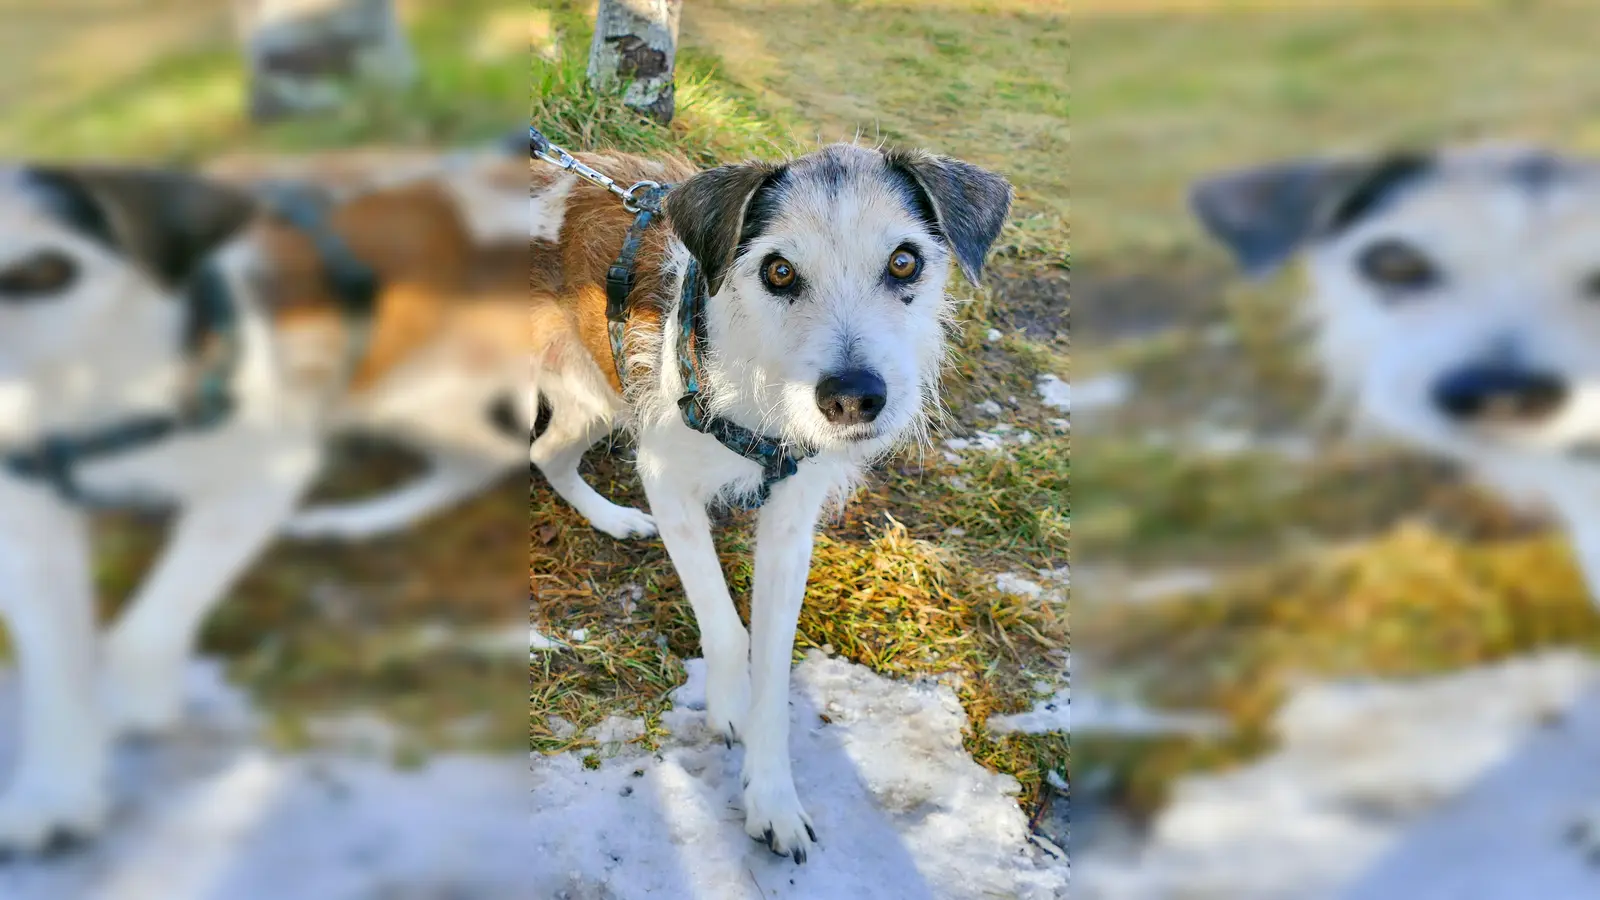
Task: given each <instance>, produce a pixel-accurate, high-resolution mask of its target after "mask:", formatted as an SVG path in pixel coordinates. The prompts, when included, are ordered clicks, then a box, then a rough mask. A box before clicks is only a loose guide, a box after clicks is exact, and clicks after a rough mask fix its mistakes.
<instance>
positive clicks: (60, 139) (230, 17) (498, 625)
mask: <svg viewBox="0 0 1600 900" xmlns="http://www.w3.org/2000/svg"><path fill="white" fill-rule="evenodd" d="M316 7H324V8H326V7H337V8H338V10H339V11H338V12H337V13H335V14H334V17H333V20H330V21H333V22H334V24H333V25H328V24H327V23H326V22H323V24H312V25H305V24H301V25H295V26H292V27H291V26H284V25H281V24H273V23H274V22H276V21H278V20H276V19H273V18H272V16H273V15H274V14H275V13H276V12H281V11H283V10H288V11H289V13H290V19H291V20H292V21H300V22H302V23H303V22H304V21H306V20H304V19H303V18H297V17H301V16H302V15H303V13H304V12H305V11H306V10H310V9H313V8H316ZM297 10H298V11H297ZM317 21H321V20H317ZM352 44H353V45H358V46H362V45H364V46H370V47H372V48H375V49H373V50H372V51H371V52H370V53H369V54H368V55H369V56H370V57H371V58H370V60H368V62H367V63H363V64H362V66H361V67H360V71H361V73H362V74H361V76H360V77H359V78H358V79H356V80H353V81H352V80H349V79H345V78H342V77H334V78H333V79H332V80H326V79H324V78H323V77H322V76H320V75H318V74H317V73H319V72H323V71H327V70H330V69H331V70H334V71H337V70H340V69H341V68H347V66H345V64H344V63H343V62H341V61H340V60H341V59H347V58H348V53H347V51H348V48H349V47H350V46H351V45H352ZM527 48H528V6H527V4H526V3H517V2H508V0H396V2H394V3H392V4H391V3H388V2H369V0H339V2H331V3H330V2H321V3H311V2H298V3H285V2H278V3H272V2H268V0H260V2H241V3H235V4H231V5H230V4H227V3H220V2H214V0H139V2H135V0H95V2H83V0H65V2H57V0H50V2H26V0H4V2H0V154H3V155H4V156H6V157H7V158H12V159H17V158H22V159H37V160H49V161H56V160H62V159H95V160H128V161H136V162H140V163H149V164H157V165H190V164H201V163H204V162H205V161H206V160H208V159H211V158H213V157H215V156H217V155H219V154H224V153H239V152H247V153H260V154H280V153H281V154H294V153H303V152H313V151H322V150H334V149H339V148H347V147H358V146H373V145H382V146H386V147H407V148H437V149H439V150H440V151H441V152H448V151H451V150H455V149H461V148H471V147H476V146H479V145H481V144H483V143H485V142H489V141H497V140H500V139H503V138H504V137H505V136H506V135H507V134H515V133H517V132H519V131H520V129H521V128H522V127H523V122H524V121H525V118H526V115H527V104H528V100H527V98H528V68H527V53H528V50H527ZM368 63H370V64H368ZM253 68H256V69H267V68H270V69H274V70H275V71H278V72H279V73H280V75H279V76H277V77H278V81H276V82H274V81H272V80H271V79H265V80H264V79H261V78H258V77H256V76H254V75H252V69H253ZM281 73H287V74H281ZM280 82H281V83H280ZM372 174H373V175H376V176H381V175H382V173H379V172H374V173H372ZM418 464H419V461H418V460H415V459H412V458H410V457H409V456H408V455H407V454H405V453H404V452H402V451H400V450H399V449H398V448H393V447H387V446H383V445H381V444H378V443H375V442H373V441H372V440H364V439H360V438H355V437H352V438H350V439H347V440H341V441H340V443H339V446H338V448H337V452H336V453H335V459H334V464H333V465H332V467H331V470H330V471H329V472H328V474H327V476H326V478H325V479H324V480H323V483H322V484H321V485H320V487H319V488H318V489H317V493H316V497H317V498H322V499H332V498H340V497H352V496H357V495H363V494H369V493H373V492H376V491H378V490H381V489H384V488H386V487H388V486H391V485H393V484H397V483H399V481H401V480H402V479H404V478H406V477H409V476H410V475H411V474H413V473H414V472H415V471H416V470H417V467H418ZM527 515H528V512H527V495H526V482H525V480H524V479H523V478H522V477H521V475H520V473H519V474H518V475H516V476H514V477H512V478H509V479H508V480H507V481H506V483H504V484H503V485H502V486H501V487H500V488H499V489H497V490H494V491H491V492H489V493H488V494H486V495H484V496H481V497H480V498H478V499H476V500H474V501H472V502H470V503H468V504H466V505H464V506H463V507H461V508H459V509H457V510H454V511H451V512H449V513H446V514H444V515H441V516H439V517H438V518H436V519H432V520H429V521H427V522H425V523H423V524H422V525H420V526H418V527H416V528H415V529H414V530H412V531H411V532H410V533H407V534H403V535H400V536H396V537H393V538H387V539H379V540H373V541H370V542H366V543H363V544H359V545H340V544H321V543H294V542H290V541H280V542H279V543H278V544H277V545H275V546H274V548H273V549H272V550H271V552H270V553H269V554H268V555H267V556H265V557H264V558H262V559H260V560H259V561H257V563H256V564H255V565H254V566H253V567H252V569H251V570H250V573H249V574H248V576H247V577H246V578H245V579H244V581H243V582H242V583H241V584H240V585H239V586H238V587H237V588H236V590H235V591H234V592H233V594H232V596H231V597H230V598H229V599H228V600H227V601H226V602H225V603H224V604H222V605H220V606H219V608H218V610H217V612H216V613H215V615H214V616H213V617H212V619H211V620H210V622H209V624H208V626H207V628H206V630H205V634H204V639H203V651H204V652H205V653H206V654H208V656H209V657H210V658H211V659H212V660H213V661H214V662H215V665H212V666H209V667H201V669H200V670H198V671H196V672H195V673H194V675H195V685H194V696H193V697H192V698H191V700H192V702H193V703H194V704H195V705H196V712H195V715H194V716H193V717H192V721H191V723H190V724H189V725H188V726H186V729H185V731H184V733H182V734H180V735H178V736H175V737H174V738H173V739H172V740H170V741H167V740H163V741H158V742H155V743H154V744H152V745H149V746H142V747H132V748H126V749H125V750H124V752H123V753H122V755H121V756H120V757H119V759H118V766H119V780H120V783H121V784H122V795H121V797H122V799H124V800H125V801H126V803H125V806H124V807H123V808H121V810H120V811H119V813H118V818H117V819H115V820H114V822H113V824H112V826H111V828H110V829H109V830H108V835H109V836H108V839H107V840H105V841H102V842H96V843H95V844H94V845H92V846H91V847H89V848H86V849H84V850H82V851H80V852H77V853H73V854H67V855H63V856H61V857H60V858H59V859H54V860H48V861H43V862H39V861H13V862H10V863H0V895H3V896H5V897H8V898H13V897H14V898H18V900H32V898H75V897H80V896H81V897H89V896H94V897H105V898H108V900H111V898H116V900H123V898H134V897H141V898H142V897H151V898H154V897H161V898H172V900H202V898H203V900H221V898H229V900H232V898H251V897H276V898H281V897H306V898H314V900H321V898H335V897H337V898H346V897H349V898H358V897H359V898H366V897H395V898H399V897H445V896H449V897H508V896H517V894H515V893H514V892H512V891H513V890H514V888H513V886H514V885H516V884H518V883H519V881H518V879H520V878H521V870H520V868H519V866H520V858H519V857H518V856H517V855H516V854H515V851H514V850H512V849H510V848H514V847H515V846H516V845H517V840H518V838H519V836H520V835H521V834H523V833H524V832H523V828H524V827H525V825H524V823H525V821H526V803H525V794H524V791H525V782H524V779H525V772H526V770H525V768H524V766H525V760H526V756H525V755H524V754H525V749H524V748H525V746H526V743H525V741H526V724H525V723H526V721H527V718H526V710H527V707H526V697H527V693H526V687H525V686H526V681H525V680H524V678H525V669H524V668H523V667H524V665H525V662H524V661H525V659H526V655H525V654H526V652H527V651H526V646H527V642H526V640H525V638H526V635H527V597H528V594H527V591H526V586H525V583H524V575H523V572H524V570H525V568H524V567H525V566H526V563H527V546H528V544H527ZM163 527H164V523H163V522H161V521H159V520H153V519H149V518H141V517H133V516H117V515H108V516H104V517H102V518H100V519H99V520H98V521H97V522H96V531H95V537H96V539H97V544H98V547H97V550H98V556H97V571H96V575H97V580H98V585H99V588H100V596H101V598H102V601H103V604H104V606H105V608H106V611H107V612H110V611H111V610H114V609H115V608H116V607H117V606H118V605H119V604H120V603H121V602H122V600H123V599H124V598H125V597H126V595H127V594H128V593H129V591H130V590H131V589H132V588H133V587H134V586H135V585H136V584H137V583H138V581H139V579H140V578H141V577H142V575H143V573H144V571H145V569H146V566H147V565H148V563H149V562H150V560H151V559H152V557H153V554H154V553H155V552H156V551H157V550H158V549H159V547H160V544H161V540H162V536H163ZM224 682H227V683H229V684H231V685H232V686H233V687H232V688H227V687H224ZM6 696H7V697H10V696H11V694H10V693H7V694H6ZM246 710H248V711H249V712H250V713H251V714H252V715H253V717H254V719H255V720H256V725H257V726H258V728H259V733H258V734H249V735H247V734H246V733H245V732H244V731H240V730H238V729H236V728H235V727H234V724H230V723H235V721H236V720H237V719H238V718H239V716H237V715H236V714H238V713H242V712H244V711H246ZM6 721H8V722H9V721H10V719H9V718H7V719H6ZM10 727H11V726H9V725H7V726H6V728H8V729H9V728H10ZM0 737H4V738H6V739H9V736H6V735H3V734H0ZM497 848H498V849H497Z"/></svg>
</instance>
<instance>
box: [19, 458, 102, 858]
mask: <svg viewBox="0 0 1600 900" xmlns="http://www.w3.org/2000/svg"><path fill="white" fill-rule="evenodd" d="M90 575H91V569H90V555H89V538H88V526H87V523H86V522H85V521H84V517H83V516H82V515H81V514H79V513H78V512H77V511H76V510H73V509H70V508H68V507H66V506H64V505H62V504H61V503H59V502H58V501H57V500H56V498H55V497H54V496H53V495H51V494H49V493H47V492H45V491H44V490H41V489H39V488H37V487H34V486H31V485H23V484H19V483H17V482H16V481H14V480H12V479H10V478H9V477H6V476H0V615H3V616H4V619H5V624H6V626H7V627H8V628H9V631H10V638H11V646H12V647H13V648H14V653H15V657H16V662H17V667H18V669H19V670H20V673H21V681H22V684H21V688H22V690H21V698H22V710H21V716H20V721H19V724H20V734H19V735H18V737H17V740H18V743H19V751H18V754H17V757H16V765H15V768H14V769H13V770H12V772H11V780H10V783H9V784H8V785H7V787H6V789H5V792H4V793H3V794H0V850H4V851H14V850H15V851H33V850H37V849H40V848H41V847H43V846H45V845H46V844H47V843H49V842H50V841H51V840H52V839H53V838H56V837H60V836H74V837H82V836H87V835H89V834H92V833H93V832H95V831H97V830H98V829H99V827H100V825H101V824H103V822H104V820H105V816H106V811H107V808H108V805H109V803H108V797H107V790H108V787H109V786H108V784H107V783H106V781H107V772H106V768H107V757H108V743H109V740H108V736H107V734H106V732H105V730H104V728H103V726H102V720H101V716H100V708H99V706H98V705H97V704H96V703H95V693H94V687H95V682H94V672H95V670H94V655H95V630H94V629H95V623H94V587H93V583H92V581H91V580H90Z"/></svg>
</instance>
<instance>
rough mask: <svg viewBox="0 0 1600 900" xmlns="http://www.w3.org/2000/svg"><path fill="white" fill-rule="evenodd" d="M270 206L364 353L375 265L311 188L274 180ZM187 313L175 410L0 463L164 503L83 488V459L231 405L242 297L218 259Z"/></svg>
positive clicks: (45, 444)
mask: <svg viewBox="0 0 1600 900" xmlns="http://www.w3.org/2000/svg"><path fill="white" fill-rule="evenodd" d="M262 199H263V202H264V203H265V205H266V208H267V210H268V211H269V212H270V213H272V214H273V215H275V216H278V217H279V218H281V219H283V220H284V221H286V222H288V223H289V224H290V225H292V226H294V227H295V228H297V229H299V230H300V231H302V232H304V233H305V234H306V235H307V236H308V237H310V239H311V241H312V243H313V244H314V245H315V246H316V248H317V253H318V255H319V257H320V259H321V262H322V267H323V274H324V277H325V278H327V280H328V283H329V285H330V286H331V287H332V288H333V290H334V293H335V295H336V296H337V297H338V299H339V304H340V309H341V311H342V313H343V314H344V318H345V321H346V324H347V326H348V328H349V330H350V335H351V342H350V353H351V358H352V360H359V359H360V358H361V356H362V355H363V354H364V351H365V346H366V339H367V334H368V332H369V331H370V328H371V320H372V313H373V308H374V304H375V302H376V299H377V295H378V286H379V284H378V277H377V273H376V272H374V271H373V270H372V268H371V267H370V266H368V265H367V264H366V263H364V262H362V261H361V260H359V259H358V258H356V256H355V255H354V254H353V253H352V252H351V251H350V248H349V247H348V246H347V245H346V244H345V243H344V240H343V239H342V238H340V237H339V236H338V234H336V233H335V232H334V231H333V230H332V228H330V227H329V225H328V221H327V207H328V202H327V200H326V199H325V198H324V197H322V196H321V195H320V194H318V193H316V192H314V191H311V190H308V189H306V188H302V187H298V186H292V185H271V186H268V187H267V188H266V189H265V191H264V192H263V196H262ZM183 297H184V303H185V309H186V312H187V319H186V321H185V323H184V336H183V343H184V352H185V353H186V354H187V355H188V356H189V358H190V359H191V360H193V362H194V367H193V375H192V376H191V377H190V383H189V385H188V389H187V391H186V392H185V395H184V396H183V397H182V398H181V399H180V401H179V404H178V408H177V409H176V410H175V411H173V412H171V413H152V414H148V415H140V416H132V417H129V418H127V419H123V420H121V421H117V422H112V423H110V424H108V425H105V426H102V427H100V428H91V429H85V430H83V431H78V432H71V433H53V434H46V435H44V436H43V437H42V438H40V439H39V440H38V441H37V442H35V443H34V444H32V445H31V446H27V447H23V448H21V449H17V450H12V451H9V452H7V453H6V454H5V455H4V456H0V468H3V469H4V470H5V471H7V472H9V473H11V474H12V475H14V476H16V477H18V478H23V479H26V480H29V481H36V482H40V483H42V484H44V485H46V486H48V487H50V488H51V489H52V490H54V491H55V493H56V495H57V496H58V497H60V498H61V499H62V500H64V501H66V502H68V503H71V504H74V505H77V506H81V507H85V508H89V509H151V508H159V507H162V506H165V505H167V504H165V503H163V502H162V501H160V500H158V499H155V498H151V497H146V496H142V495H127V496H116V497H108V496H102V495H98V494H94V493H92V492H90V491H87V490H85V489H84V487H83V485H82V484H81V483H80V482H79V480H78V474H77V473H78V470H79V468H80V467H82V466H84V465H86V464H89V463H93V462H96V461H99V460H103V459H108V458H110V457H114V456H118V455H121V454H124V453H130V452H133V451H136V450H142V449H145V448H147V447H151V446H153V445H155V444H159V443H160V442H162V441H164V440H167V439H168V438H171V437H174V436H177V435H179V434H184V433H199V432H206V431H209V430H211V429H213V428H216V427H217V426H218V425H220V424H222V423H223V422H224V421H226V420H227V419H228V417H229V416H230V415H232V413H233V411H234V405H235V401H234V397H233V391H232V386H233V375H234V371H235V370H236V369H237V368H238V363H239V351H240V339H239V311H238V305H237V303H236V302H235V301H234V299H233V297H232V296H231V292H230V291H229V289H228V281H227V279H226V278H225V277H224V276H223V274H222V272H221V271H220V270H219V269H218V268H217V265H216V262H215V260H209V261H207V262H205V263H204V264H203V265H202V266H201V267H200V269H199V270H198V271H197V272H196V273H195V276H194V278H193V279H192V280H191V281H190V283H189V284H188V285H187V287H186V288H185V290H184V293H183Z"/></svg>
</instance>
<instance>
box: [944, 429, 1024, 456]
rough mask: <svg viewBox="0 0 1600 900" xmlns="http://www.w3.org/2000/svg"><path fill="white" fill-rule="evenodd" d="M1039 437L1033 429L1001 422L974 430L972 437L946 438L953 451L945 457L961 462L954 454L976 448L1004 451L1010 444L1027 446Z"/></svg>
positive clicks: (945, 443)
mask: <svg viewBox="0 0 1600 900" xmlns="http://www.w3.org/2000/svg"><path fill="white" fill-rule="evenodd" d="M1037 439H1038V435H1036V434H1034V433H1033V432H1031V431H1026V430H1019V429H1018V428H1017V427H1016V426H1015V425H1010V424H1007V423H1004V422H1001V423H1000V424H998V425H995V426H994V427H992V428H989V429H987V430H984V429H979V430H978V431H974V432H973V433H972V436H971V437H964V438H946V439H945V442H944V446H945V449H946V450H948V451H953V453H946V454H945V458H946V459H949V460H950V461H951V462H961V461H962V458H961V457H960V456H957V455H954V454H959V453H965V452H967V451H972V450H976V451H979V452H983V453H999V452H1004V451H1005V450H1006V448H1007V447H1009V446H1019V447H1026V446H1027V445H1029V444H1031V443H1033V442H1034V441H1035V440H1037Z"/></svg>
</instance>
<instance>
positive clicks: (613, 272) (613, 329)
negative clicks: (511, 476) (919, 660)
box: [528, 125, 814, 509]
mask: <svg viewBox="0 0 1600 900" xmlns="http://www.w3.org/2000/svg"><path fill="white" fill-rule="evenodd" d="M528 153H529V155H530V156H531V157H532V158H534V159H543V160H545V161H546V162H549V163H550V164H552V165H554V166H556V167H558V168H561V169H565V170H568V171H571V172H574V173H576V174H577V175H578V176H579V177H581V178H583V179H585V180H587V181H590V182H592V183H594V184H598V185H600V186H601V187H604V188H606V189H607V190H609V191H611V192H612V193H614V194H616V195H617V196H619V197H621V198H622V202H623V207H624V208H625V209H627V210H628V211H629V212H632V213H634V214H635V215H634V219H633V224H632V225H630V226H629V227H628V233H627V235H626V236H625V237H624V238H623V241H622V250H621V252H620V253H618V254H617V259H616V261H615V262H613V263H612V264H611V267H610V268H608V269H607V270H606V331H607V332H608V333H609V335H610V338H611V361H612V364H613V365H614V366H616V370H617V382H618V383H619V384H621V385H623V386H624V387H626V385H627V379H626V378H625V377H624V375H625V368H626V365H625V360H624V358H623V349H624V348H623V339H624V338H625V337H626V336H627V328H628V324H627V323H628V297H629V295H630V294H632V293H633V286H634V264H635V262H636V259H637V257H638V253H639V247H640V246H641V244H642V243H643V239H644V233H645V230H646V229H647V228H649V227H650V224H651V222H653V221H654V220H655V219H656V218H657V217H659V216H660V215H661V201H662V200H663V198H665V197H666V195H667V192H668V191H669V190H671V188H672V185H659V184H655V183H654V182H648V181H642V182H639V183H638V184H635V185H634V186H633V187H631V188H629V189H627V190H625V191H624V190H622V189H621V188H620V187H619V186H618V185H617V184H616V183H615V182H613V181H612V180H611V179H610V178H607V177H606V176H604V175H602V174H600V173H599V172H596V171H594V170H593V169H590V168H589V167H588V166H585V165H583V164H582V163H580V162H578V161H577V160H576V159H575V158H574V157H573V156H572V155H571V154H570V153H568V152H567V151H565V150H563V149H562V148H560V147H558V146H556V145H554V144H552V143H551V142H550V140H549V139H548V138H546V137H545V136H544V135H542V134H540V133H539V130H538V129H537V128H534V127H533V126H532V125H529V126H528ZM707 292H708V287H707V285H706V283H705V279H704V278H703V277H701V273H700V265H699V263H698V262H697V261H695V260H693V259H691V260H690V261H689V267H688V269H687V270H686V271H685V272H684V276H683V293H682V296H681V298H680V303H679V305H678V374H679V376H680V377H681V378H682V380H683V385H684V394H683V396H682V397H680V398H678V410H679V412H680V413H681V414H682V416H683V422H684V424H685V425H687V426H688V427H689V428H691V429H693V430H695V431H698V432H700V433H701V434H708V435H710V436H712V437H714V438H716V439H717V442H718V443H720V444H721V445H722V446H724V447H726V448H728V449H729V450H731V451H733V452H734V453H737V454H739V455H740V456H742V457H744V458H745V459H748V460H750V461H751V462H753V463H756V464H757V465H759V466H761V473H762V478H761V486H760V488H758V489H757V491H756V493H755V495H754V496H750V497H743V498H740V501H741V502H740V505H742V506H743V507H744V508H745V509H757V508H759V507H760V506H762V505H763V504H765V503H766V502H767V498H768V497H769V496H770V495H771V492H772V486H773V485H775V484H777V483H778V482H780V481H782V480H784V479H785V478H788V477H790V476H792V475H794V474H795V473H796V472H797V471H799V464H800V463H801V462H802V461H804V460H806V459H808V458H810V457H811V456H813V455H814V454H813V452H812V451H809V450H805V449H802V448H796V447H792V446H791V445H789V444H786V443H784V442H782V441H776V440H773V439H772V438H769V437H766V436H764V435H760V434H757V433H756V432H754V431H751V430H750V429H748V428H745V427H744V426H742V425H740V424H738V423H736V422H734V421H732V420H731V419H725V418H722V417H721V416H715V415H712V414H711V412H710V410H709V409H708V408H707V406H706V400H705V395H704V394H703V393H701V387H700V351H701V349H702V348H703V347H704V346H705V344H706V326H705V300H706V294H707Z"/></svg>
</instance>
